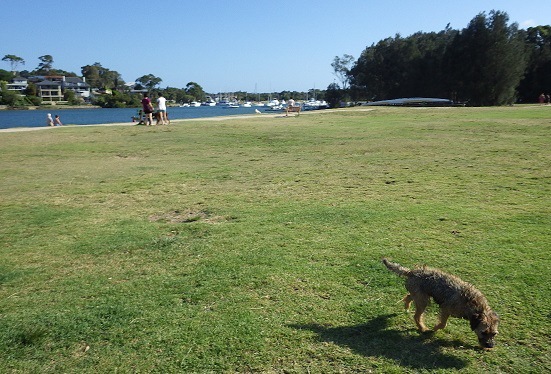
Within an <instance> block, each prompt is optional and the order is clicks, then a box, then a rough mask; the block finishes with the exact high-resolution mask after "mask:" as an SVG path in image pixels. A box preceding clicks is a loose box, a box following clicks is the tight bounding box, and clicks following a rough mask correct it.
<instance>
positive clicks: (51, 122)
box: [46, 113, 55, 126]
mask: <svg viewBox="0 0 551 374" xmlns="http://www.w3.org/2000/svg"><path fill="white" fill-rule="evenodd" d="M46 125H47V126H55V125H54V119H53V118H52V115H51V114H50V113H48V115H46Z"/></svg>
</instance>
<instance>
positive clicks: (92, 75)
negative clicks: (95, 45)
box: [81, 62, 124, 89]
mask: <svg viewBox="0 0 551 374" xmlns="http://www.w3.org/2000/svg"><path fill="white" fill-rule="evenodd" d="M81 72H82V76H83V77H84V78H86V82H87V83H88V84H89V85H90V86H92V87H95V88H107V89H118V88H120V86H121V85H122V84H124V81H123V80H122V77H121V75H120V74H119V73H118V72H117V71H115V70H109V69H108V68H106V67H103V66H101V64H100V63H99V62H96V63H94V64H93V65H86V66H83V67H81Z"/></svg>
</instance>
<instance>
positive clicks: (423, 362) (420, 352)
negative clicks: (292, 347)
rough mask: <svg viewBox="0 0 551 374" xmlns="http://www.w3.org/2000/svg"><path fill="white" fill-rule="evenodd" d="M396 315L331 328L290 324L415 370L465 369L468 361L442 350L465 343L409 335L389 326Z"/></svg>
mask: <svg viewBox="0 0 551 374" xmlns="http://www.w3.org/2000/svg"><path fill="white" fill-rule="evenodd" d="M394 316H396V314H389V315H385V316H381V317H377V318H375V319H372V320H371V321H369V322H368V323H366V324H362V325H356V326H344V327H327V326H323V325H318V324H307V325H290V327H292V328H295V329H299V330H310V331H313V332H314V333H316V334H317V335H318V338H319V340H320V341H325V342H330V343H334V344H338V345H340V346H345V347H348V348H350V349H352V350H353V351H354V352H356V353H358V354H361V355H363V356H366V357H385V358H389V359H392V360H394V361H396V363H397V364H398V365H400V366H403V367H409V368H411V369H461V368H464V367H466V366H467V364H468V361H467V360H464V359H461V358H458V357H455V356H452V355H449V354H445V353H442V351H441V348H442V347H446V346H453V347H459V346H461V345H462V344H464V343H462V342H459V341H448V340H442V339H438V338H434V336H433V335H431V334H426V335H421V336H420V335H417V334H416V335H411V336H410V335H406V334H405V333H404V332H401V331H398V330H391V329H387V326H388V320H389V319H390V318H391V317H394Z"/></svg>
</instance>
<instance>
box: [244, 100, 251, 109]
mask: <svg viewBox="0 0 551 374" xmlns="http://www.w3.org/2000/svg"><path fill="white" fill-rule="evenodd" d="M252 106H253V104H252V103H251V102H250V101H247V102H246V103H245V104H243V108H250V107H252Z"/></svg>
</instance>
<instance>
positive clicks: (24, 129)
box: [0, 109, 334, 133]
mask: <svg viewBox="0 0 551 374" xmlns="http://www.w3.org/2000/svg"><path fill="white" fill-rule="evenodd" d="M333 111H334V109H325V110H323V112H333ZM310 112H319V111H314V110H313V111H305V112H301V113H300V114H301V115H304V114H308V113H310ZM278 117H279V118H293V117H295V116H294V115H290V116H289V117H287V116H285V113H284V112H283V113H281V112H279V113H262V114H238V115H232V116H214V117H202V118H182V119H174V120H171V125H159V127H165V126H174V125H175V124H177V123H180V122H189V121H227V120H231V119H249V118H278ZM96 126H101V127H108V126H143V127H157V125H153V126H145V125H138V124H136V123H135V122H114V123H98V124H89V125H64V126H42V127H12V128H9V129H0V133H12V132H27V131H39V130H52V129H61V128H64V127H65V128H67V127H70V128H75V127H96Z"/></svg>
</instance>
